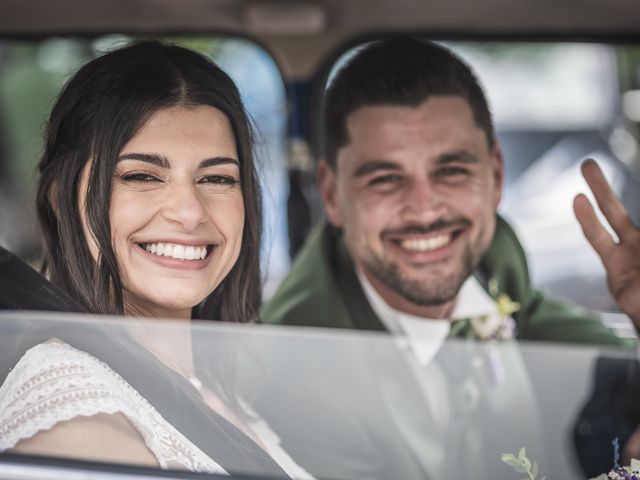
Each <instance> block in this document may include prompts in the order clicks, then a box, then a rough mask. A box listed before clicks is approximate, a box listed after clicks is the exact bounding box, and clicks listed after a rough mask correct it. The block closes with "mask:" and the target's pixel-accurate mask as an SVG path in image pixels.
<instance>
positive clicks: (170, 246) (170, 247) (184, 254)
mask: <svg viewBox="0 0 640 480" xmlns="http://www.w3.org/2000/svg"><path fill="white" fill-rule="evenodd" d="M142 246H143V248H144V249H145V250H146V251H147V252H149V253H153V254H154V255H158V256H160V257H171V258H175V259H177V260H202V259H203V258H204V257H206V256H207V246H206V245H201V246H197V247H196V246H193V245H179V244H176V243H145V244H143V245H142Z"/></svg>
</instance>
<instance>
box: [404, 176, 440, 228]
mask: <svg viewBox="0 0 640 480" xmlns="http://www.w3.org/2000/svg"><path fill="white" fill-rule="evenodd" d="M402 200H403V202H402V209H401V212H402V215H403V216H404V217H405V219H412V220H416V221H431V220H433V219H434V218H438V217H440V216H441V214H442V212H443V210H444V202H443V201H442V197H441V195H440V193H439V192H438V191H437V189H436V188H434V187H433V185H431V184H430V182H428V181H422V180H420V181H414V182H411V183H410V184H409V185H408V186H407V188H406V191H405V195H404V196H403V199H402Z"/></svg>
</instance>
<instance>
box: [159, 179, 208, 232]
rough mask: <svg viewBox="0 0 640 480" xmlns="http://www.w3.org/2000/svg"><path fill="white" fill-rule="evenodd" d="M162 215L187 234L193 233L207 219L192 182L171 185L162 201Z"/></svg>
mask: <svg viewBox="0 0 640 480" xmlns="http://www.w3.org/2000/svg"><path fill="white" fill-rule="evenodd" d="M164 202H165V204H164V208H163V215H164V217H165V218H166V219H167V220H169V221H170V222H172V223H177V224H180V225H181V226H182V228H183V229H184V230H185V231H187V232H189V231H194V230H195V229H196V228H197V227H198V226H200V225H201V224H202V223H204V222H205V221H206V219H207V211H206V209H205V205H204V199H203V198H202V194H201V193H200V192H198V189H197V186H196V185H195V184H194V183H192V182H189V183H187V182H185V183H184V184H180V185H172V187H171V189H170V192H168V194H167V196H166V198H165V200H164Z"/></svg>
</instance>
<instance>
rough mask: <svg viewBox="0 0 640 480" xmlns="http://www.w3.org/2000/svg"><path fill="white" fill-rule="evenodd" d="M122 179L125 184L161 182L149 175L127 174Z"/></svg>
mask: <svg viewBox="0 0 640 480" xmlns="http://www.w3.org/2000/svg"><path fill="white" fill-rule="evenodd" d="M120 178H122V180H123V181H124V182H137V183H150V182H159V181H160V179H159V178H158V177H155V176H153V175H150V174H148V173H125V174H124V175H122V176H121V177H120Z"/></svg>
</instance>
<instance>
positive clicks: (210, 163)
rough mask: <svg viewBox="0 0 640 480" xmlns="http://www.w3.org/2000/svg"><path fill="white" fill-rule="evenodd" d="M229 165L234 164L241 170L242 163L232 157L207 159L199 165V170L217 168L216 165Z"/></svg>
mask: <svg viewBox="0 0 640 480" xmlns="http://www.w3.org/2000/svg"><path fill="white" fill-rule="evenodd" d="M228 163H232V164H234V165H236V166H237V167H238V168H240V162H239V161H238V160H237V159H235V158H231V157H212V158H205V159H204V160H202V161H201V162H200V163H199V164H198V168H207V167H215V166H216V165H224V164H228Z"/></svg>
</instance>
